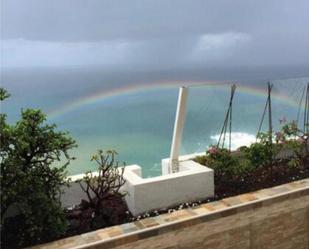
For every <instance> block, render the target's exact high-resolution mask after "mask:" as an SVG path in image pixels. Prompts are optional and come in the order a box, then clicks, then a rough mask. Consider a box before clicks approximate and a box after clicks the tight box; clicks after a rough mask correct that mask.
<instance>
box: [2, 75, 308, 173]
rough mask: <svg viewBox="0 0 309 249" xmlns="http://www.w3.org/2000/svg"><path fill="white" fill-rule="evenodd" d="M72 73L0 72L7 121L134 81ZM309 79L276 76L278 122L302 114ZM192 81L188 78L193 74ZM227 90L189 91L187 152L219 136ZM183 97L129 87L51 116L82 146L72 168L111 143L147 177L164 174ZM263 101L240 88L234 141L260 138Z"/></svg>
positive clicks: (78, 169)
mask: <svg viewBox="0 0 309 249" xmlns="http://www.w3.org/2000/svg"><path fill="white" fill-rule="evenodd" d="M74 75H75V72H74V71H72V72H70V71H69V72H62V73H58V74H53V73H50V72H49V73H46V72H45V73H33V72H32V73H29V72H22V73H16V72H15V73H12V72H11V73H7V74H6V75H4V77H2V78H3V80H4V84H3V85H4V87H6V88H7V89H8V90H9V91H10V92H11V94H12V97H11V98H10V99H9V100H8V101H6V102H5V103H3V104H2V108H1V109H2V111H3V112H6V113H8V120H9V122H11V123H13V122H15V121H16V120H17V119H18V116H19V112H20V108H21V107H23V108H27V107H31V108H40V109H43V111H44V112H46V113H50V112H51V110H57V108H59V109H60V108H62V107H63V105H66V104H68V103H71V102H74V101H76V100H77V99H79V98H83V97H86V96H88V95H91V94H94V93H96V92H100V91H101V92H102V91H103V92H104V91H105V90H106V91H109V90H110V89H116V90H115V91H116V92H117V88H119V89H120V88H123V87H124V85H126V84H127V85H130V84H131V83H130V82H124V83H114V82H112V80H111V81H109V80H108V79H106V78H105V79H104V80H102V79H101V78H100V75H94V74H92V73H91V72H84V74H78V75H75V76H74ZM308 81H309V78H308V77H301V78H293V79H281V80H279V79H277V80H274V81H272V82H273V83H274V92H275V95H276V96H288V98H286V97H274V98H273V110H274V111H273V119H274V125H275V127H276V128H278V127H279V121H278V120H279V118H280V117H283V116H285V117H286V118H287V119H290V120H291V119H296V116H297V102H298V101H299V98H300V95H301V91H302V89H303V86H304V84H305V83H306V82H308ZM119 82H120V81H119ZM166 82H168V80H166ZM192 82H194V81H192ZM186 83H188V84H190V81H188V80H187V81H186ZM139 84H140V85H142V84H143V83H142V82H140V83H139ZM145 84H153V83H145ZM241 84H242V86H246V87H249V88H252V89H253V88H254V89H256V88H258V89H266V81H264V80H252V81H250V80H246V81H242V82H241ZM229 94H230V93H229V87H226V88H224V89H223V88H222V87H205V86H204V87H195V88H192V89H190V90H189V99H188V109H187V116H186V122H185V128H184V135H183V142H182V148H181V152H182V154H185V153H193V152H201V151H205V150H206V148H207V147H208V146H209V145H210V144H211V143H216V135H218V134H219V132H220V130H221V127H222V124H223V119H224V116H225V112H226V109H227V105H228V101H229ZM177 97H178V88H177V87H176V86H175V87H172V88H168V89H166V88H160V87H156V88H154V89H152V90H145V91H136V92H134V91H131V92H130V93H125V92H123V93H122V94H120V95H116V96H115V97H112V98H108V99H101V100H100V99H98V101H96V102H94V103H92V104H89V105H81V106H79V107H78V108H75V109H72V110H69V111H68V112H65V113H62V114H61V115H53V116H50V118H49V119H48V122H50V123H56V124H57V125H58V129H60V130H67V131H69V132H70V134H71V135H72V137H73V138H74V139H76V141H77V143H78V145H79V147H78V148H77V149H75V150H74V151H72V154H73V155H75V156H76V157H77V160H76V161H74V162H73V163H72V164H71V165H70V166H69V173H70V174H77V173H82V172H85V171H87V170H91V169H94V165H93V164H92V163H91V162H90V160H89V159H90V157H91V155H92V154H93V153H94V152H95V151H96V150H97V149H100V148H102V149H108V148H113V149H116V150H117V151H118V152H119V160H120V161H125V162H126V163H127V164H128V165H130V164H138V165H140V166H142V168H143V175H144V176H145V177H148V176H154V175H159V174H160V162H161V159H162V158H166V157H168V156H169V150H170V145H171V139H172V131H173V125H174V118H175V111H176V103H177ZM265 101H266V95H265V94H264V95H263V94H257V92H256V91H253V90H249V91H248V90H247V91H237V92H236V96H235V102H234V108H233V147H237V146H240V145H242V144H247V143H249V142H250V141H252V140H254V135H255V134H256V132H257V129H258V125H259V121H260V118H261V114H262V111H263V108H264V105H265ZM293 103H294V104H293ZM264 128H266V126H265V127H264Z"/></svg>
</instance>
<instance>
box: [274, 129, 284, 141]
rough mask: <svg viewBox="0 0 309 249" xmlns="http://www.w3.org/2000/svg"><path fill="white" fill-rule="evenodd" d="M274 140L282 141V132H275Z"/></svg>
mask: <svg viewBox="0 0 309 249" xmlns="http://www.w3.org/2000/svg"><path fill="white" fill-rule="evenodd" d="M276 140H277V141H281V142H282V141H284V135H283V133H282V132H280V131H279V132H276Z"/></svg>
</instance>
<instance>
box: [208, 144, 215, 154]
mask: <svg viewBox="0 0 309 249" xmlns="http://www.w3.org/2000/svg"><path fill="white" fill-rule="evenodd" d="M207 152H208V153H209V154H216V153H217V152H218V148H217V146H211V147H210V148H209V149H208V151H207Z"/></svg>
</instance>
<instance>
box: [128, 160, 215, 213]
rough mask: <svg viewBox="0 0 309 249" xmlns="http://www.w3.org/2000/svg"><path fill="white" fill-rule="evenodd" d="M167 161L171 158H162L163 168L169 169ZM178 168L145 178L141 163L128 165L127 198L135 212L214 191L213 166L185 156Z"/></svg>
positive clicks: (204, 195) (157, 207)
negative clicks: (211, 167)
mask: <svg viewBox="0 0 309 249" xmlns="http://www.w3.org/2000/svg"><path fill="white" fill-rule="evenodd" d="M168 163H169V159H164V160H163V161H162V172H168ZM179 170H180V171H179V172H177V173H172V174H164V173H163V175H161V176H157V177H152V178H146V179H144V178H142V177H141V167H140V166H138V165H132V166H127V167H126V169H125V173H124V177H125V179H126V185H125V189H126V190H127V192H128V195H127V196H126V202H127V205H128V207H129V209H130V211H131V212H132V213H133V215H138V214H140V213H144V212H147V211H150V210H153V209H160V208H166V207H169V206H172V205H177V204H180V203H182V202H189V201H195V200H199V199H203V198H207V197H211V196H213V195H214V172H213V170H212V169H210V168H207V167H205V166H202V165H200V164H198V163H196V162H194V161H192V160H185V161H180V163H179Z"/></svg>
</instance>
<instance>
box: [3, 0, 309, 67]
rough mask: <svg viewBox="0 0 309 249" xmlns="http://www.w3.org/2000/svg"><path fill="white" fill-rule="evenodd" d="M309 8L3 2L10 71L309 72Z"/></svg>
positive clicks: (268, 1) (222, 0)
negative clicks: (268, 68) (302, 68)
mask: <svg viewBox="0 0 309 249" xmlns="http://www.w3.org/2000/svg"><path fill="white" fill-rule="evenodd" d="M308 12H309V2H308V1H307V0H298V1H290V0H260V1H255V0H233V1H230V0H218V1H206V0H194V1H192V0H191V1H189V0H187V1H185V0H177V1H176V0H174V1H173V0H169V1H166V0H156V1H154V0H152V1H150V0H144V1H137V0H132V1H120V0H111V1H105V0H89V1H84V0H53V1H42V0H27V1H26V0H3V1H2V2H1V38H2V46H1V54H2V56H1V57H2V58H1V60H2V64H3V66H7V67H14V66H36V65H42V66H54V65H58V66H61V65H64V66H65V65H91V64H94V65H101V66H103V67H115V68H117V67H118V68H119V69H121V68H125V69H126V68H130V69H132V68H140V69H145V70H146V69H147V70H152V69H156V70H159V69H160V68H161V69H163V68H164V69H166V68H176V69H177V68H190V67H193V68H194V67H199V68H201V67H210V66H217V67H227V66H232V67H233V66H244V65H245V66H250V65H251V66H256V65H289V64H290V65H307V66H308V65H309V52H308V51H309V31H308V28H307V25H308V23H309V16H308V14H307V13H308Z"/></svg>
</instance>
